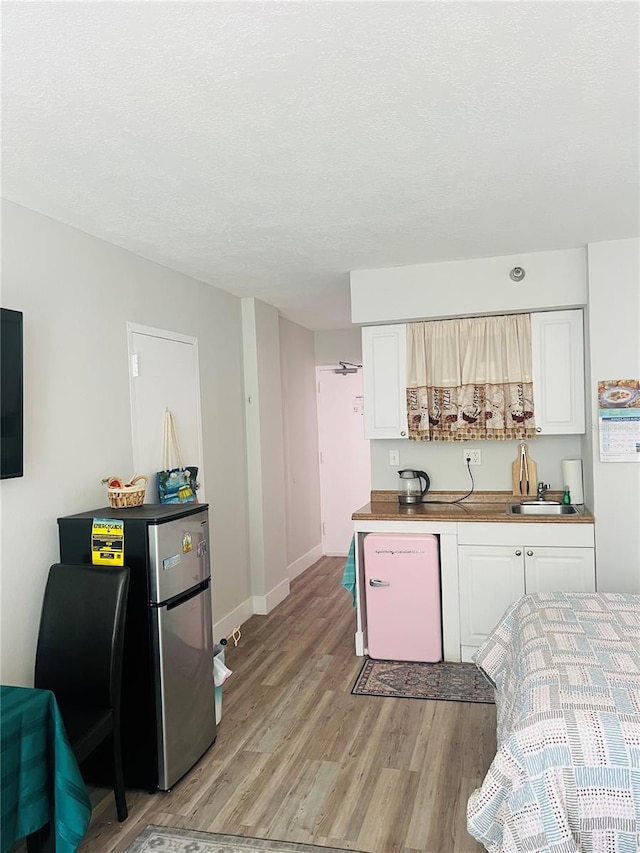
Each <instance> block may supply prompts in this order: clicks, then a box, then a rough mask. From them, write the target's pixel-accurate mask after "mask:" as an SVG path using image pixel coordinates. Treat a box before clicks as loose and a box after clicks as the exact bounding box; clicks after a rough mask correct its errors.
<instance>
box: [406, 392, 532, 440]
mask: <svg viewBox="0 0 640 853" xmlns="http://www.w3.org/2000/svg"><path fill="white" fill-rule="evenodd" d="M407 412H408V421H409V439H410V440H412V441H468V440H477V439H487V440H500V441H507V440H512V439H516V440H522V439H531V438H535V437H536V429H535V420H534V415H533V386H532V384H531V382H510V383H505V384H502V385H463V386H462V387H460V388H433V387H427V386H419V387H415V388H407Z"/></svg>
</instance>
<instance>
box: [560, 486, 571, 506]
mask: <svg viewBox="0 0 640 853" xmlns="http://www.w3.org/2000/svg"><path fill="white" fill-rule="evenodd" d="M562 503H563V504H570V503H571V494H570V492H569V486H565V487H564V494H563V496H562Z"/></svg>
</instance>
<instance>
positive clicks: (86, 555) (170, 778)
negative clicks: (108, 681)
mask: <svg viewBox="0 0 640 853" xmlns="http://www.w3.org/2000/svg"><path fill="white" fill-rule="evenodd" d="M95 519H122V520H123V528H122V529H123V534H124V542H123V547H124V564H125V565H127V566H129V568H130V570H131V578H130V586H129V599H128V605H127V619H126V625H125V639H124V661H123V686H122V738H123V754H124V765H125V766H124V772H125V784H126V785H127V786H128V787H140V788H146V789H148V790H155V789H156V788H160V789H161V790H165V791H166V790H169V789H170V788H171V787H172V785H174V784H175V783H176V782H177V781H178V779H180V778H181V777H182V776H183V775H184V774H185V773H186V772H187V771H188V770H189V769H190V768H191V767H192V766H193V765H194V764H195V762H196V761H197V760H198V759H199V758H200V757H201V756H202V755H203V753H204V752H205V751H206V750H207V749H208V748H209V746H211V744H212V743H213V741H214V740H215V737H216V721H215V694H214V684H213V669H212V668H213V631H212V618H211V589H210V585H211V570H210V562H209V518H208V507H207V505H206V504H186V505H181V506H176V505H161V504H145V505H143V506H141V507H132V508H127V509H112V508H110V507H103V508H101V509H95V510H90V511H88V512H83V513H79V514H77V515H71V516H66V517H64V518H59V519H58V528H59V535H60V559H61V562H63V563H76V564H77V563H83V564H84V563H91V562H92V530H93V522H94V520H95ZM94 547H95V542H94ZM108 762H109V756H108V754H106V752H105V753H103V754H102V755H100V754H98V756H97V757H96V758H94V759H93V761H92V762H90V763H89V766H88V767H87V775H88V777H89V778H90V779H94V778H95V780H96V781H101V780H102V778H104V777H105V774H106V769H105V768H106V766H107V765H108Z"/></svg>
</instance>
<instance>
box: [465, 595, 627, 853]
mask: <svg viewBox="0 0 640 853" xmlns="http://www.w3.org/2000/svg"><path fill="white" fill-rule="evenodd" d="M475 660H476V664H477V665H478V666H479V667H480V669H481V670H482V671H483V672H484V673H485V675H486V676H487V677H488V678H489V679H490V681H492V683H493V684H494V686H495V688H496V693H495V695H496V706H497V713H498V732H497V734H498V737H497V744H498V746H497V753H496V756H495V758H494V760H493V763H492V764H491V767H490V768H489V771H488V772H487V775H486V777H485V779H484V781H483V783H482V786H481V787H480V788H479V789H477V790H476V791H474V792H473V794H472V795H471V797H470V798H469V801H468V804H467V829H468V831H469V832H470V834H471V835H472V836H473V837H474V838H476V839H477V840H478V841H479V842H480V843H481V844H483V845H484V846H485V848H486V849H487V850H489V851H491V853H512V852H513V853H534V851H535V853H578V851H579V853H638V851H639V850H640V596H635V595H622V594H600V593H537V594H535V595H525V596H524V597H523V598H521V599H519V601H517V602H516V603H515V604H513V605H512V606H511V607H510V608H509V610H508V611H507V612H506V613H505V616H504V618H503V620H502V621H501V623H500V624H499V625H498V627H497V628H496V629H495V630H494V632H493V633H492V634H491V636H490V637H489V638H488V640H487V641H486V642H485V644H484V645H483V646H482V647H481V649H480V650H479V651H478V653H477V655H476V658H475Z"/></svg>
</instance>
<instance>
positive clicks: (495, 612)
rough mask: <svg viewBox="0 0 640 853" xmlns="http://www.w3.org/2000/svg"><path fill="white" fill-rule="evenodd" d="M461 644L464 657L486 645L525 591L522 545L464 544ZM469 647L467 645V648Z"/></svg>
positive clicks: (460, 569) (461, 553) (460, 554)
mask: <svg viewBox="0 0 640 853" xmlns="http://www.w3.org/2000/svg"><path fill="white" fill-rule="evenodd" d="M458 572H459V583H460V645H461V647H462V658H463V660H465V659H466V660H469V659H470V656H471V654H472V652H473V649H474V647H475V648H477V647H478V646H480V645H482V643H483V642H484V641H485V640H486V638H487V637H488V636H489V634H490V633H491V631H493V629H494V628H495V627H496V625H497V624H498V622H499V621H500V619H501V618H502V616H503V614H504V612H505V610H506V609H507V607H509V605H510V604H513V602H514V601H517V600H518V599H519V598H520V597H521V596H522V595H524V557H523V550H522V548H514V547H506V548H502V547H494V546H491V545H461V546H459V548H458ZM465 647H466V648H465Z"/></svg>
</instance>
